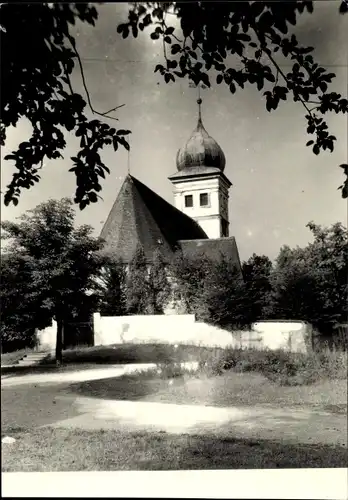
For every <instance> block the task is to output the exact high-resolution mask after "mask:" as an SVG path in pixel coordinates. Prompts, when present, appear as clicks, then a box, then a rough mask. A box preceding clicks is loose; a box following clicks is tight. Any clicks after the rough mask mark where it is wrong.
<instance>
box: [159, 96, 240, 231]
mask: <svg viewBox="0 0 348 500" xmlns="http://www.w3.org/2000/svg"><path fill="white" fill-rule="evenodd" d="M197 104H198V108H199V111H198V123H197V127H196V128H195V130H194V131H193V133H192V135H191V137H190V139H189V140H188V141H187V143H186V145H185V146H184V147H183V148H182V149H180V150H179V151H178V153H177V157H176V166H177V172H176V173H175V174H173V175H171V176H170V177H169V180H170V181H171V182H172V183H173V184H174V205H175V207H176V208H177V209H179V210H181V211H182V212H184V213H185V214H186V215H188V216H189V217H191V218H192V219H194V220H195V221H196V222H197V223H198V224H199V225H200V226H201V228H202V229H203V230H204V232H205V233H206V235H207V236H208V238H223V237H228V236H229V218H228V191H229V188H230V187H231V185H232V183H231V182H230V181H229V180H228V178H227V177H226V175H225V174H224V168H225V164H226V159H225V155H224V153H223V151H222V149H221V148H220V146H219V145H218V144H217V142H216V141H215V140H214V139H213V138H212V137H210V135H209V134H208V133H207V131H206V130H205V128H204V126H203V122H202V116H201V104H202V100H201V99H200V98H199V99H198V100H197Z"/></svg>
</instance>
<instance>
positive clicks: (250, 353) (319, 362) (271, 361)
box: [200, 348, 347, 385]
mask: <svg viewBox="0 0 348 500" xmlns="http://www.w3.org/2000/svg"><path fill="white" fill-rule="evenodd" d="M200 368H201V370H203V371H205V372H206V373H207V374H210V375H221V374H222V373H224V372H225V371H226V370H233V371H237V372H258V373H262V374H263V375H264V376H265V377H267V378H268V379H269V380H272V381H273V382H276V383H278V384H280V385H309V384H313V383H315V382H316V381H319V380H321V379H325V378H330V379H335V378H340V379H342V378H343V379H344V378H346V377H347V353H346V352H343V351H329V350H325V351H322V352H319V353H315V352H310V353H307V354H304V353H293V352H287V351H283V350H280V349H279V350H275V351H270V350H261V351H258V350H254V349H232V348H229V349H224V350H223V351H220V352H215V353H214V355H212V356H211V357H209V359H206V360H202V362H201V363H200Z"/></svg>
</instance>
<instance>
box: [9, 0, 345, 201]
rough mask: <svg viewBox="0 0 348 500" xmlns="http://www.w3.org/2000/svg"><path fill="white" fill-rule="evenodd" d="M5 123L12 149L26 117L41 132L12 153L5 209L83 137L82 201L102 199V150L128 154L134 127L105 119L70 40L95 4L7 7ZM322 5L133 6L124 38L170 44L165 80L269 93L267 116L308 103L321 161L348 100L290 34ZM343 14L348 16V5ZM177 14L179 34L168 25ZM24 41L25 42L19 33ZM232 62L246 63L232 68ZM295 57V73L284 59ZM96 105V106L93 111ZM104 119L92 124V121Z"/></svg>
mask: <svg viewBox="0 0 348 500" xmlns="http://www.w3.org/2000/svg"><path fill="white" fill-rule="evenodd" d="M0 8H1V24H0V36H1V49H2V51H1V70H2V73H1V83H2V96H1V97H2V99H1V121H0V145H5V143H6V136H7V131H8V128H9V127H11V126H13V127H15V126H17V124H18V123H19V121H20V120H21V119H22V118H26V119H28V120H29V122H30V124H31V126H32V133H31V137H29V138H28V139H27V140H25V141H23V142H22V143H21V144H20V145H19V146H18V148H17V149H16V150H14V151H12V152H11V153H10V154H9V155H7V156H6V158H5V159H6V160H9V161H12V162H14V168H15V172H14V174H13V177H12V180H11V182H10V184H9V185H8V186H7V190H6V193H5V197H4V200H5V204H7V205H8V204H9V203H13V204H15V205H17V204H18V199H19V196H20V193H21V191H22V189H30V188H31V187H32V186H33V185H35V183H37V182H39V181H40V172H41V169H42V167H43V164H44V160H45V159H49V160H54V159H57V158H62V157H63V155H62V152H63V150H64V148H65V146H66V135H69V134H71V133H74V135H75V136H76V137H78V138H79V140H80V149H79V151H78V152H77V154H76V156H72V157H71V161H72V167H71V168H70V171H71V172H73V173H74V174H75V176H76V186H77V187H76V192H75V198H74V201H75V203H78V204H79V206H80V208H81V209H83V208H85V207H86V206H87V205H88V204H90V203H95V202H97V201H98V198H99V195H98V193H99V192H100V191H101V189H102V188H101V185H100V179H101V178H105V176H106V174H108V173H109V169H108V167H107V166H106V165H105V164H104V163H103V161H102V159H101V156H100V153H101V151H102V149H103V148H104V147H105V146H110V145H112V146H113V148H114V150H115V151H116V150H117V149H118V148H119V146H123V147H124V148H126V149H129V143H128V142H127V140H126V136H127V135H129V134H130V131H129V130H123V129H119V130H116V129H115V128H113V127H111V126H110V125H108V124H107V123H105V120H106V119H113V120H117V118H116V117H114V116H112V115H111V113H112V112H114V111H115V110H117V109H118V108H120V107H122V106H123V105H119V106H114V107H113V108H112V109H110V110H108V111H105V112H99V111H97V110H96V109H95V108H94V107H93V104H92V102H91V99H90V96H89V92H88V88H87V83H86V79H85V76H84V71H83V65H82V61H81V58H80V56H79V52H78V48H77V44H76V40H75V38H74V36H73V35H72V33H71V28H72V26H74V25H75V23H76V22H77V21H81V22H83V23H87V24H89V25H92V26H95V24H96V22H97V19H98V12H97V9H96V7H95V5H94V4H93V5H91V4H88V3H56V2H55V3H31V4H24V3H23V4H21V3H11V2H8V3H5V4H1V6H0ZM313 9H314V2H310V1H307V0H306V1H292V2H273V1H250V2H246V1H243V2H242V1H237V2H225V3H224V2H177V3H173V2H163V3H162V2H161V3H159V2H158V3H133V4H132V7H131V8H130V11H129V15H128V21H127V22H125V23H121V24H119V25H118V27H117V31H118V32H119V33H121V34H122V37H123V38H127V37H128V36H129V34H130V33H131V34H132V35H133V36H134V37H137V35H138V32H139V30H141V31H143V30H145V29H147V28H150V29H151V33H150V37H151V38H152V39H153V40H161V41H162V46H163V55H164V64H161V63H159V64H157V65H156V67H155V71H158V72H159V73H161V75H162V76H163V78H164V81H165V82H166V83H169V82H175V80H176V79H177V78H186V77H187V78H189V80H191V81H192V82H193V83H194V84H196V85H198V84H200V83H203V84H204V85H206V86H208V87H209V86H210V85H211V79H212V78H214V79H215V80H216V83H217V84H225V85H227V86H228V88H229V90H230V91H231V93H232V94H234V93H235V92H236V90H237V88H238V87H239V88H242V89H243V88H244V87H245V85H247V84H251V85H255V86H256V87H257V89H258V90H259V91H260V92H261V91H262V92H263V95H264V97H265V104H266V109H267V110H268V111H269V112H271V111H273V110H275V109H277V107H278V106H279V104H280V103H281V101H285V100H287V99H288V98H289V97H290V96H292V98H293V100H294V101H295V102H300V103H302V105H303V107H304V109H305V117H306V120H307V132H308V134H311V135H313V138H311V139H310V140H309V141H307V146H310V147H312V150H313V152H314V153H315V154H319V153H320V152H321V151H322V150H329V151H332V150H333V148H334V143H335V140H336V138H335V137H334V136H333V135H332V134H330V132H329V130H328V126H327V123H326V121H325V120H324V116H325V115H326V114H327V113H329V112H335V113H346V112H347V109H348V101H347V99H345V98H343V97H342V96H341V95H340V94H338V93H336V92H331V91H330V90H329V84H330V83H331V82H332V80H333V78H334V77H335V75H334V73H331V72H327V71H326V70H325V69H324V68H323V67H321V66H320V65H319V64H317V63H316V62H315V60H314V58H313V56H312V55H311V52H312V51H313V48H312V47H303V46H301V44H300V43H299V42H298V40H297V38H296V36H295V35H294V34H291V33H290V31H291V28H292V27H293V26H295V25H296V23H297V19H298V16H299V15H301V14H303V13H304V12H305V11H307V12H310V13H311V12H313ZM339 11H340V12H341V14H345V13H346V12H347V3H346V2H345V1H342V2H341V5H340V8H339ZM173 16H175V17H177V18H178V19H179V20H180V29H175V28H174V27H173V26H170V24H169V23H168V19H170V18H171V17H173ZM19 32H20V33H21V36H22V39H23V40H25V43H23V44H18V33H19ZM230 55H233V56H234V57H236V58H238V60H239V64H238V63H237V64H233V66H232V65H229V64H228V58H229V56H230ZM279 55H281V56H283V57H285V58H287V59H289V60H290V61H291V63H292V68H291V70H290V71H288V72H287V73H286V72H284V71H283V70H282V69H281V67H280V64H279V62H278V61H279V59H278V56H279ZM76 66H77V68H78V69H79V71H80V74H81V79H82V83H83V87H84V91H85V94H86V98H87V102H86V100H85V99H84V98H83V97H82V96H81V95H80V94H79V93H77V92H75V91H74V89H73V86H72V82H71V75H72V72H73V70H74V68H75V67H76ZM87 104H88V107H87ZM90 113H92V114H93V115H97V116H98V117H101V119H90V118H89V114H90ZM340 166H341V167H342V168H343V171H344V173H345V175H346V180H345V181H344V183H343V184H342V185H341V186H340V187H339V189H341V192H342V196H343V197H344V198H347V196H348V184H347V183H348V164H346V163H344V164H342V165H340Z"/></svg>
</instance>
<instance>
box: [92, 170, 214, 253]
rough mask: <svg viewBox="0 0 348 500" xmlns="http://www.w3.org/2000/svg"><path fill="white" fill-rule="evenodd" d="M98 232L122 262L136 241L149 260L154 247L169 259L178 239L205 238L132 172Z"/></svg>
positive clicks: (199, 229)
mask: <svg viewBox="0 0 348 500" xmlns="http://www.w3.org/2000/svg"><path fill="white" fill-rule="evenodd" d="M100 236H101V237H102V238H103V239H104V240H105V248H104V251H105V252H107V253H108V254H112V255H113V256H115V258H117V259H119V260H121V261H123V262H130V260H131V259H132V257H133V256H134V253H135V250H136V247H137V245H138V244H139V243H140V244H141V245H142V246H143V248H144V252H145V256H146V259H147V260H148V261H152V258H153V254H154V252H155V250H156V249H159V250H160V251H161V253H162V255H163V257H164V258H165V260H171V257H172V255H173V252H174V251H175V249H176V248H177V246H178V241H179V240H194V239H207V238H208V237H207V235H206V234H205V232H204V231H203V229H202V228H201V227H200V226H199V225H198V224H197V222H195V221H194V220H193V219H191V218H190V217H188V216H187V215H185V214H184V213H182V212H181V211H180V210H178V209H176V208H175V207H173V206H172V205H171V204H170V203H168V202H167V201H165V200H164V199H163V198H161V197H160V196H159V195H158V194H156V193H155V192H154V191H152V190H151V189H150V188H148V187H147V186H145V184H143V183H142V182H140V181H139V180H138V179H135V178H134V177H133V176H131V175H128V176H127V177H126V179H125V181H124V183H123V185H122V187H121V190H120V192H119V194H118V196H117V198H116V201H115V203H114V205H113V207H112V209H111V211H110V214H109V216H108V218H107V220H106V222H105V224H104V227H103V229H102V231H101V233H100Z"/></svg>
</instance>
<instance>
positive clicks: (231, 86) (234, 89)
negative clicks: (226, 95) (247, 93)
mask: <svg viewBox="0 0 348 500" xmlns="http://www.w3.org/2000/svg"><path fill="white" fill-rule="evenodd" d="M230 91H231V92H232V94H234V93H235V92H236V86H235V84H234V83H233V82H231V83H230Z"/></svg>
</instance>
